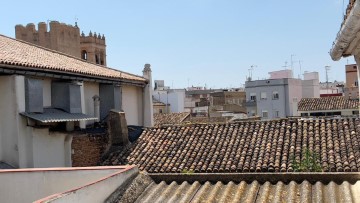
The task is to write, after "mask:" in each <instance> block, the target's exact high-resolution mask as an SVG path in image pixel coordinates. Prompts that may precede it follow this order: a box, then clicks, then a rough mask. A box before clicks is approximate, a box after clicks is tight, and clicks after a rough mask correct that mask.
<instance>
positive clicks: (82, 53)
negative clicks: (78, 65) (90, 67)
mask: <svg viewBox="0 0 360 203" xmlns="http://www.w3.org/2000/svg"><path fill="white" fill-rule="evenodd" d="M81 58H82V59H84V60H87V52H86V51H85V50H83V51H82V52H81Z"/></svg>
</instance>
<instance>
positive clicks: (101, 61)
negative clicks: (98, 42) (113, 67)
mask: <svg viewBox="0 0 360 203" xmlns="http://www.w3.org/2000/svg"><path fill="white" fill-rule="evenodd" d="M100 65H104V53H103V52H101V53H100Z"/></svg>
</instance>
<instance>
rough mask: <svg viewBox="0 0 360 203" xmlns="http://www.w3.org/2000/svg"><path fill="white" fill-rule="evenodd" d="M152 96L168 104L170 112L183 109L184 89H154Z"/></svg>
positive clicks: (178, 111) (182, 110)
mask: <svg viewBox="0 0 360 203" xmlns="http://www.w3.org/2000/svg"><path fill="white" fill-rule="evenodd" d="M153 96H154V97H155V98H156V99H158V100H159V101H161V102H162V103H164V104H170V112H171V113H180V112H184V111H185V89H176V90H175V89H173V90H159V91H154V93H153ZM194 107H195V102H194Z"/></svg>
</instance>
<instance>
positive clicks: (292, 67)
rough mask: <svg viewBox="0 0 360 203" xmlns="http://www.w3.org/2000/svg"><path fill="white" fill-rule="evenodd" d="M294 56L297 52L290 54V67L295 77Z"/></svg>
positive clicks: (292, 75)
mask: <svg viewBox="0 0 360 203" xmlns="http://www.w3.org/2000/svg"><path fill="white" fill-rule="evenodd" d="M293 56H296V55H295V54H291V56H290V69H291V77H292V78H293V77H294V61H293Z"/></svg>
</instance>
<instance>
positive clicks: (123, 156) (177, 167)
mask: <svg viewBox="0 0 360 203" xmlns="http://www.w3.org/2000/svg"><path fill="white" fill-rule="evenodd" d="M305 149H307V150H309V151H311V152H313V153H314V154H316V155H317V158H316V163H317V164H318V165H319V166H321V169H322V170H323V171H325V172H327V171H332V172H340V171H360V121H359V118H341V119H326V120H325V119H315V120H300V119H299V120H297V119H295V120H289V119H281V120H272V121H256V122H254V121H248V122H239V123H231V124H229V123H228V124H191V125H183V126H169V127H161V128H148V129H146V130H144V131H143V133H142V135H141V136H140V138H139V139H138V140H137V141H136V142H135V143H133V144H132V145H130V146H128V147H127V148H126V149H125V150H121V151H115V152H112V153H111V154H109V156H108V158H107V159H106V160H105V161H103V163H102V164H103V165H122V164H136V165H138V166H139V169H140V170H145V171H147V172H149V173H165V172H167V173H180V172H182V171H194V172H196V173H197V172H206V173H212V172H220V173H222V172H292V171H294V170H295V168H294V167H295V166H294V163H295V162H301V161H304V159H305V155H304V153H303V151H304V150H305ZM294 160H296V161H294Z"/></svg>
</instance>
